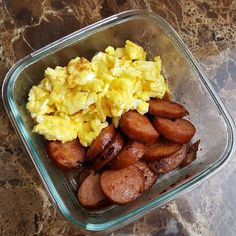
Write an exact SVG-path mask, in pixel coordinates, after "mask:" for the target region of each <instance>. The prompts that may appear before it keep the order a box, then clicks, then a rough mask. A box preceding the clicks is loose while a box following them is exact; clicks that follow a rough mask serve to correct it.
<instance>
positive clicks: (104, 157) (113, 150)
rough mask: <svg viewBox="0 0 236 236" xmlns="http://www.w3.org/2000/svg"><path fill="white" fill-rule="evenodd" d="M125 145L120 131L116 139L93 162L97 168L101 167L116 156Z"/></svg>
mask: <svg viewBox="0 0 236 236" xmlns="http://www.w3.org/2000/svg"><path fill="white" fill-rule="evenodd" d="M123 146H124V139H123V137H122V135H121V134H120V133H118V134H117V135H116V137H115V138H114V140H113V141H112V142H111V143H110V144H109V145H108V146H107V147H106V149H105V150H104V151H103V152H102V153H101V154H100V155H99V156H98V157H96V158H95V159H94V160H93V162H92V164H93V166H94V168H95V169H96V170H99V169H101V168H102V167H103V166H105V165H106V164H107V163H108V162H110V161H111V160H112V158H113V157H115V156H116V155H117V154H118V153H119V152H120V150H121V149H122V148H123Z"/></svg>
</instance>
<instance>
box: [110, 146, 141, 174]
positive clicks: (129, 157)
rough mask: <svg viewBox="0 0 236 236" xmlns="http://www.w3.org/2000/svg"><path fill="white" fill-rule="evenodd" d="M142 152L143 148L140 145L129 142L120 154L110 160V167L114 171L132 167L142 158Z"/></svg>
mask: <svg viewBox="0 0 236 236" xmlns="http://www.w3.org/2000/svg"><path fill="white" fill-rule="evenodd" d="M144 151H145V147H144V145H143V144H142V143H140V142H137V141H130V142H129V143H128V144H127V145H126V146H125V147H124V148H123V149H122V150H121V152H120V153H119V154H118V155H117V156H116V157H114V158H113V159H112V160H111V162H110V166H111V168H112V169H114V170H119V169H123V168H126V167H128V166H130V165H133V164H135V163H136V162H137V161H138V160H139V159H141V158H142V157H143V154H144Z"/></svg>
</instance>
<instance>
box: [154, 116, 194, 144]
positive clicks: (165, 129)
mask: <svg viewBox="0 0 236 236" xmlns="http://www.w3.org/2000/svg"><path fill="white" fill-rule="evenodd" d="M153 126H154V127H155V128H156V129H157V130H158V132H159V133H160V134H161V135H163V136H164V137H165V138H166V139H168V140H170V141H173V142H175V143H179V144H183V143H187V142H189V141H190V140H191V139H192V137H193V135H194V134H195V132H196V129H195V127H194V125H193V124H192V123H191V122H190V121H188V120H185V119H176V120H174V121H173V120H170V119H166V118H161V117H155V118H154V121H153Z"/></svg>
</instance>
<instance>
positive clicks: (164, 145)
mask: <svg viewBox="0 0 236 236" xmlns="http://www.w3.org/2000/svg"><path fill="white" fill-rule="evenodd" d="M180 148H181V144H178V143H174V142H171V141H169V140H167V139H163V138H161V139H160V138H159V139H158V140H157V142H156V143H154V144H151V145H147V146H146V147H145V153H144V156H143V159H144V160H146V161H155V160H160V159H162V158H165V157H168V156H170V155H172V154H174V153H175V152H177V151H178V150H179V149H180Z"/></svg>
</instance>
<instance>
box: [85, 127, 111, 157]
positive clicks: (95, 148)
mask: <svg viewBox="0 0 236 236" xmlns="http://www.w3.org/2000/svg"><path fill="white" fill-rule="evenodd" d="M115 135H116V129H115V127H114V125H113V124H111V125H109V126H108V127H106V128H104V129H103V130H102V131H101V133H100V134H99V135H98V137H97V138H96V139H95V140H94V141H93V142H92V144H91V146H90V147H89V149H88V151H87V154H86V160H88V161H90V160H92V159H94V158H95V157H96V156H97V155H98V154H100V153H101V152H102V151H103V150H104V149H105V148H106V146H107V145H108V144H109V143H110V142H111V141H112V140H113V139H114V137H115Z"/></svg>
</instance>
